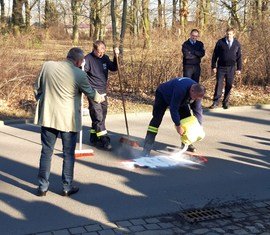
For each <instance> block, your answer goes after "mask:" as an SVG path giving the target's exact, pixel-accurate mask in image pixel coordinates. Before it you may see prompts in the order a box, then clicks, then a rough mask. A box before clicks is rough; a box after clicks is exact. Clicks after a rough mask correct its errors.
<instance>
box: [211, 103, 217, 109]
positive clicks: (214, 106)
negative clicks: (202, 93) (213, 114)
mask: <svg viewBox="0 0 270 235" xmlns="http://www.w3.org/2000/svg"><path fill="white" fill-rule="evenodd" d="M217 107H218V105H217V104H212V105H211V106H210V107H209V109H216V108H217Z"/></svg>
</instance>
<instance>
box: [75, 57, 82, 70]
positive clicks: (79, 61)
mask: <svg viewBox="0 0 270 235" xmlns="http://www.w3.org/2000/svg"><path fill="white" fill-rule="evenodd" d="M82 63H83V59H81V60H78V61H77V62H76V66H77V67H78V68H79V67H81V65H82Z"/></svg>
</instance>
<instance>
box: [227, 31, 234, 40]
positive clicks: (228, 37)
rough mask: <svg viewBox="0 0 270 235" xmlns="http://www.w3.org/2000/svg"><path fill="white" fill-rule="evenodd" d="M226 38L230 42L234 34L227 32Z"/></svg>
mask: <svg viewBox="0 0 270 235" xmlns="http://www.w3.org/2000/svg"><path fill="white" fill-rule="evenodd" d="M226 37H227V39H228V40H229V41H232V40H233V38H234V32H233V31H228V32H226Z"/></svg>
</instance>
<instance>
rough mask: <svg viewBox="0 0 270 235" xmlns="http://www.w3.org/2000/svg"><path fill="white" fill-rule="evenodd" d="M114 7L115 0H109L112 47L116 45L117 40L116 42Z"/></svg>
mask: <svg viewBox="0 0 270 235" xmlns="http://www.w3.org/2000/svg"><path fill="white" fill-rule="evenodd" d="M115 9H116V7H115V0H111V17H112V37H113V47H116V46H117V42H118V37H117V27H116V14H115Z"/></svg>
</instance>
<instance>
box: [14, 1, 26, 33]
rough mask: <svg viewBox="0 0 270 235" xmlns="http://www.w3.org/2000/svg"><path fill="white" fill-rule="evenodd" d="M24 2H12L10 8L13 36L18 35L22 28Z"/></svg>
mask: <svg viewBox="0 0 270 235" xmlns="http://www.w3.org/2000/svg"><path fill="white" fill-rule="evenodd" d="M23 3H24V0H13V7H12V24H13V33H14V35H15V36H18V35H20V32H21V30H22V28H23V15H22V9H23Z"/></svg>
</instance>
